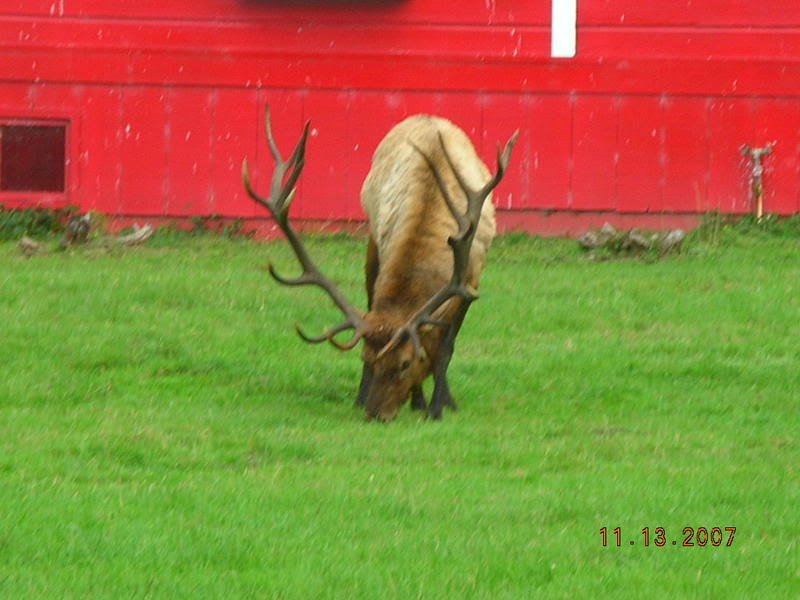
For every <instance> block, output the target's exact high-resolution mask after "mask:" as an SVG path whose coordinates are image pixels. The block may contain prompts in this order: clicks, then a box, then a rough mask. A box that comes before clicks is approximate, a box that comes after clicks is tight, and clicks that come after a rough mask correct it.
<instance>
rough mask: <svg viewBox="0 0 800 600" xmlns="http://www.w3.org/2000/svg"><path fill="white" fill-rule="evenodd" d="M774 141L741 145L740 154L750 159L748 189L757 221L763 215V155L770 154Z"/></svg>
mask: <svg viewBox="0 0 800 600" xmlns="http://www.w3.org/2000/svg"><path fill="white" fill-rule="evenodd" d="M773 146H775V142H770V143H768V144H767V145H766V146H763V147H761V148H752V147H750V146H748V145H747V144H744V145H743V146H742V156H749V157H750V160H751V161H752V170H751V171H750V189H751V190H752V193H753V202H754V203H755V213H756V219H758V220H759V221H760V220H761V217H763V216H764V163H763V157H764V156H768V155H770V154H772V148H773Z"/></svg>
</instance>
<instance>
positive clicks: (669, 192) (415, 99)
mask: <svg viewBox="0 0 800 600" xmlns="http://www.w3.org/2000/svg"><path fill="white" fill-rule="evenodd" d="M454 6H457V8H456V9H454V8H453V7H454ZM578 21H579V27H578V53H577V56H576V57H575V58H573V59H552V58H550V56H549V50H550V3H549V2H548V1H546V0H542V1H539V2H530V1H527V0H462V2H460V3H454V2H452V0H447V1H445V0H405V1H403V0H394V1H383V2H381V1H368V0H362V1H360V2H343V1H341V0H339V1H333V0H331V1H328V2H323V1H319V2H312V1H306V2H302V1H301V2H298V1H296V0H295V1H289V0H284V1H279V0H3V2H2V4H0V121H1V120H6V121H7V120H9V119H14V118H24V119H34V120H43V119H44V120H48V119H56V120H59V121H69V123H70V129H69V135H68V155H69V156H70V157H71V161H70V164H69V165H68V174H67V181H68V184H67V191H66V193H65V194H50V195H32V194H20V193H15V194H9V193H0V202H2V203H4V204H6V205H27V204H30V203H32V202H40V203H45V204H47V203H50V204H65V203H69V204H75V205H79V206H80V207H81V208H83V209H98V210H102V211H106V212H109V213H113V214H124V215H147V216H159V215H161V216H163V215H169V216H191V215H200V214H209V213H215V214H220V215H230V216H255V215H256V214H259V215H260V214H262V213H261V212H260V209H257V208H256V207H255V205H254V204H253V203H252V202H250V201H249V200H248V199H247V198H246V196H245V194H244V193H243V190H242V188H241V182H240V178H239V168H240V164H241V160H242V158H243V157H244V156H245V155H247V156H249V157H251V163H254V171H255V173H256V180H257V184H258V183H261V184H262V185H263V184H264V183H265V181H266V178H267V176H268V173H269V160H268V157H267V153H266V147H265V143H264V134H263V131H262V127H261V125H262V115H263V106H264V104H265V103H266V102H269V103H270V104H271V106H272V107H273V121H274V125H275V128H276V132H277V137H278V140H279V142H280V143H282V144H283V145H284V146H285V147H287V148H288V147H289V146H290V145H291V144H292V143H293V142H294V140H295V138H296V136H297V135H298V134H299V132H300V128H301V126H302V123H303V121H304V120H305V119H307V118H310V119H311V120H312V124H313V133H312V139H311V141H310V145H309V149H308V165H307V167H306V172H305V174H304V176H303V179H302V182H301V185H300V190H299V195H298V200H297V202H296V204H297V206H296V208H295V210H296V215H297V216H298V217H302V218H308V219H361V218H363V215H362V213H361V209H360V207H359V204H358V191H359V189H360V185H361V182H362V180H363V178H364V176H365V175H366V172H367V170H368V168H369V159H370V156H371V153H372V151H373V150H374V148H375V146H376V144H377V142H378V140H379V139H380V138H381V137H382V136H383V134H385V132H386V131H387V130H388V129H389V127H390V126H391V125H392V124H393V123H395V122H397V121H398V120H400V119H401V118H403V117H404V116H405V115H408V114H411V113H414V112H432V113H438V114H441V115H444V116H447V117H448V118H450V119H452V120H453V121H455V122H456V123H458V124H459V125H461V126H462V127H463V128H464V129H465V130H466V131H467V132H468V133H469V134H470V135H471V137H472V138H473V140H474V141H475V142H476V145H477V146H478V147H479V151H480V152H481V153H482V154H483V155H484V156H485V157H486V158H487V160H492V159H493V157H492V154H493V149H494V144H495V142H496V141H498V140H505V139H506V138H507V137H508V136H509V135H510V133H511V132H512V131H513V130H514V129H516V128H517V127H519V128H520V129H521V132H522V133H521V139H520V143H519V144H518V147H517V150H516V151H515V156H514V159H513V169H512V170H511V171H510V172H509V174H508V176H507V179H506V181H504V183H503V184H502V186H501V189H500V190H499V192H498V195H497V198H496V203H497V205H498V207H500V208H502V209H507V210H508V212H507V213H506V214H505V216H504V222H505V223H507V224H518V225H520V226H523V227H528V228H532V227H533V228H535V227H538V226H539V225H540V224H541V221H542V218H541V215H543V214H549V211H571V212H572V211H579V212H581V211H612V212H618V213H625V214H630V215H662V214H670V215H671V214H677V215H681V214H690V213H698V212H706V211H709V210H712V209H720V210H722V211H725V212H745V211H748V210H750V201H749V191H748V183H747V177H748V164H747V162H746V161H745V160H744V159H743V158H742V157H741V155H740V150H739V149H740V146H741V145H742V144H745V143H746V144H749V145H751V146H761V145H764V144H765V143H767V142H775V144H776V145H775V152H774V153H773V155H771V156H770V157H768V158H767V159H766V167H767V170H766V174H765V189H766V196H765V206H766V209H767V211H769V212H779V213H784V214H786V213H792V212H797V211H798V209H800V163H798V154H799V152H798V151H800V103H798V96H800V3H798V2H796V0H762V1H761V2H757V3H756V2H752V0H703V1H702V2H700V1H696V0H695V1H693V0H680V1H676V0H669V1H668V0H660V1H659V0H656V1H654V2H641V0H593V1H591V2H588V1H583V2H580V1H579V6H578ZM542 211H546V212H542Z"/></svg>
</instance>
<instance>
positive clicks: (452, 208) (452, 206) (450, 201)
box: [409, 133, 463, 228]
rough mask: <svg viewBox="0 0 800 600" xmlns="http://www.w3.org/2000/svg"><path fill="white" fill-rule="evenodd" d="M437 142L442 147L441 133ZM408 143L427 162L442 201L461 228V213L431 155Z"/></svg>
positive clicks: (412, 143)
mask: <svg viewBox="0 0 800 600" xmlns="http://www.w3.org/2000/svg"><path fill="white" fill-rule="evenodd" d="M439 142H440V143H441V144H442V147H443V148H444V142H443V141H442V135H441V133H440V134H439ZM409 144H411V147H412V148H414V150H416V151H417V152H418V153H419V155H420V156H421V157H422V158H423V159H424V160H425V162H426V163H428V167H429V168H430V170H431V173H433V177H434V178H435V179H436V184H437V185H438V186H439V189H440V190H441V191H442V197H443V198H444V201H445V203H446V204H447V208H448V209H449V210H450V213H451V214H452V215H453V217H454V218H455V220H456V222H457V223H458V225H459V228H461V225H462V219H463V217H462V216H461V213H459V212H458V209H457V208H456V203H455V202H454V201H453V197H452V196H451V195H450V190H449V189H447V184H446V183H445V182H444V178H443V177H442V173H441V171H439V167H437V166H436V165H435V164H434V162H433V161H432V160H431V157H430V156H428V155H427V154H425V153H424V152H423V151H422V150H421V149H420V147H419V146H417V145H416V144H415V143H414V142H409ZM448 159H449V157H448ZM448 162H449V161H448Z"/></svg>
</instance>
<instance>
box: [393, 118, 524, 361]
mask: <svg viewBox="0 0 800 600" xmlns="http://www.w3.org/2000/svg"><path fill="white" fill-rule="evenodd" d="M518 136H519V130H517V131H515V132H514V134H513V135H512V136H511V137H510V138H509V140H508V142H506V145H505V148H504V149H503V151H502V152H500V147H499V146H498V149H497V169H496V171H495V173H494V175H493V176H492V177H491V178H490V179H489V181H488V182H486V184H485V185H483V186H482V187H481V188H480V189H478V190H476V189H474V188H472V187H471V186H470V185H469V184H468V183H467V182H466V180H465V179H464V177H463V175H462V173H461V172H460V171H459V170H458V168H457V167H456V165H455V164H454V162H453V159H452V157H451V156H450V153H449V152H448V151H447V146H446V145H445V143H444V138H443V137H442V135H441V133H439V146H440V147H441V150H442V154H443V155H444V158H445V160H446V161H447V165H448V166H449V168H450V171H451V172H452V173H453V176H454V177H455V180H456V181H457V182H458V185H459V187H460V188H461V190H462V191H463V192H464V196H465V197H466V199H467V208H466V211H465V212H463V213H461V212H459V211H458V209H457V208H456V205H455V202H454V201H453V198H452V196H451V195H450V192H449V190H448V189H447V184H446V182H445V180H444V177H443V176H442V174H441V172H440V171H439V168H438V166H437V165H436V164H435V163H434V161H433V160H432V159H431V158H430V156H428V155H427V154H425V153H424V152H423V151H422V150H420V149H419V147H417V146H416V145H414V144H412V146H413V147H414V149H415V150H416V151H417V152H419V153H420V154H421V155H422V157H423V158H424V159H425V162H426V163H427V164H428V166H429V167H430V169H431V172H432V173H433V176H434V178H435V179H436V183H437V184H438V186H439V189H440V191H441V192H442V197H443V198H444V201H445V203H446V204H447V208H448V210H449V211H450V213H451V214H452V215H453V218H454V219H455V221H456V223H457V224H458V233H456V234H455V235H453V236H451V237H450V238H448V240H447V243H448V244H449V245H450V248H451V250H452V252H453V274H452V276H451V278H450V281H449V282H448V283H447V285H445V286H444V287H443V288H442V289H440V290H439V291H438V292H437V293H436V294H434V295H433V297H431V299H430V300H428V301H427V302H426V303H425V304H424V305H423V306H422V307H421V308H420V309H419V310H417V312H415V313H414V315H412V317H411V318H410V319H409V320H408V321H407V322H406V324H405V325H404V326H403V327H401V328H400V329H398V330H397V331H396V332H395V334H394V335H393V336H392V338H391V339H390V340H389V342H388V343H387V344H386V345H385V346H384V347H383V348H382V349H381V351H380V353H379V356H381V355H383V354H385V353H387V352H389V351H390V350H391V349H392V348H394V347H396V346H397V345H398V344H399V343H401V342H402V341H404V340H406V339H411V341H412V342H413V344H414V349H415V351H416V353H417V354H419V353H420V351H421V344H420V340H419V328H420V327H421V326H422V325H433V326H443V325H446V324H447V323H445V322H442V321H439V320H437V319H435V318H434V317H433V313H434V312H435V311H436V310H438V309H439V308H440V307H441V306H442V305H444V304H445V302H447V301H448V300H450V299H451V298H455V297H459V298H461V299H463V300H464V301H465V302H466V303H467V304H470V303H472V302H473V301H474V300H476V299H477V298H478V294H477V292H476V290H475V289H473V288H472V287H471V286H470V285H469V284H468V283H467V282H466V277H467V267H468V265H469V254H470V250H471V249H472V241H473V239H474V238H475V233H476V232H477V230H478V223H479V221H480V218H481V212H482V210H483V204H484V202H485V201H486V198H488V197H489V194H490V193H491V192H492V190H494V188H496V187H497V185H498V184H499V183H500V181H501V180H502V179H503V176H504V175H505V172H506V169H507V167H508V161H509V160H510V158H511V151H512V150H513V148H514V144H515V143H516V141H517V137H518Z"/></svg>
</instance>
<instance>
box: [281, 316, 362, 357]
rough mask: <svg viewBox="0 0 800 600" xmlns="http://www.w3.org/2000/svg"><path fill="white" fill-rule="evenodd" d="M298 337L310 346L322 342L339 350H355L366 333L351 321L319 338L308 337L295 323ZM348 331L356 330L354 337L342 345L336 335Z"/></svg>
mask: <svg viewBox="0 0 800 600" xmlns="http://www.w3.org/2000/svg"><path fill="white" fill-rule="evenodd" d="M294 329H295V331H296V332H297V335H299V336H300V337H301V338H302V339H303V340H304V341H306V342H308V343H309V344H321V343H322V342H330V343H331V345H333V346H335V347H337V348H338V349H339V350H351V349H353V348H355V346H356V344H358V342H359V341H361V338H362V337H364V332H363V331H362V330H360V329H358V328H357V327H356V326H354V325H353V324H352V323H350V322H349V321H344V322H343V323H339V324H338V325H336V326H334V327H331V328H330V329H328V330H327V331H325V332H324V333H323V334H322V335H317V336H309V335H307V334H306V333H305V332H304V331H303V330H302V329H300V326H299V325H297V324H296V323H295V326H294ZM348 329H355V333H354V334H353V336H352V337H351V338H350V339H349V340H348V341H346V342H344V343H342V342H339V341H338V340H337V339H336V335H337V334H339V333H341V332H342V331H347V330H348Z"/></svg>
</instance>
